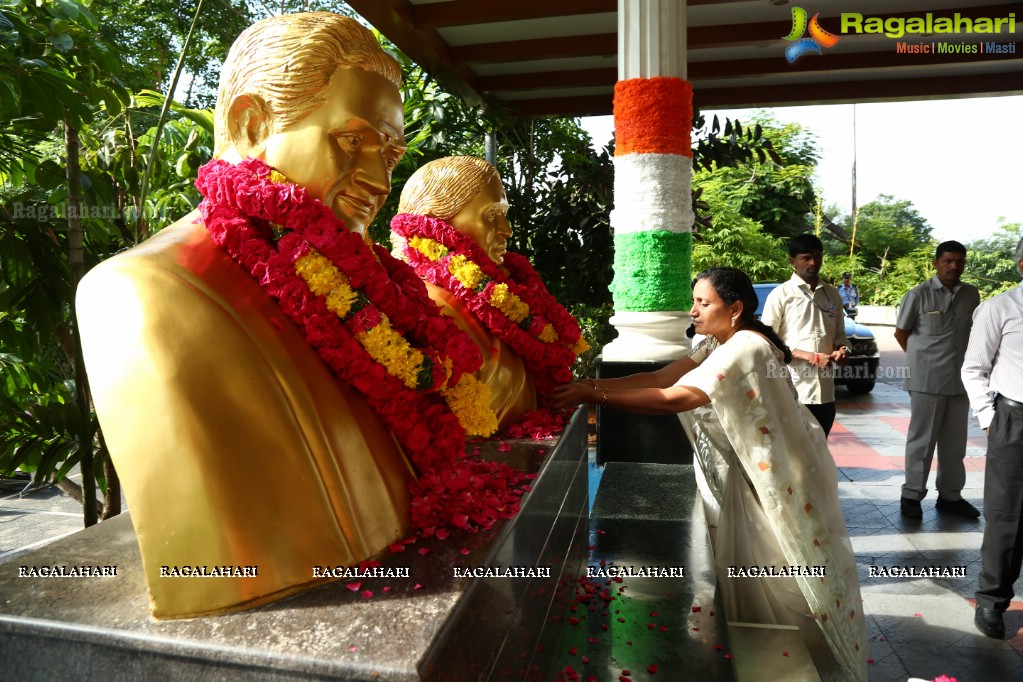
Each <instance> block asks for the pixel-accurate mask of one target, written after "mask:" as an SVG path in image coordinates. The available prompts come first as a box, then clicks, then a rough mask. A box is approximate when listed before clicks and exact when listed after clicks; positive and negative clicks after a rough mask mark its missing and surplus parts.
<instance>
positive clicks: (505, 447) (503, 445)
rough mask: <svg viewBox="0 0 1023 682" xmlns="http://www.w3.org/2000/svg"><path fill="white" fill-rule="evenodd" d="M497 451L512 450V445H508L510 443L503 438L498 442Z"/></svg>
mask: <svg viewBox="0 0 1023 682" xmlns="http://www.w3.org/2000/svg"><path fill="white" fill-rule="evenodd" d="M497 451H498V452H511V446H510V445H508V443H506V442H504V441H503V440H502V441H501V442H500V443H498V444H497Z"/></svg>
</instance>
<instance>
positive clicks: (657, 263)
mask: <svg viewBox="0 0 1023 682" xmlns="http://www.w3.org/2000/svg"><path fill="white" fill-rule="evenodd" d="M614 243H615V257H614V270H615V276H614V280H612V282H611V294H612V296H613V297H614V307H615V310H617V311H622V312H624V311H631V312H650V311H659V310H681V311H685V312H688V311H689V309H690V308H691V307H692V305H693V295H692V278H693V276H692V268H693V266H692V247H693V235H692V233H690V232H668V231H665V230H655V231H652V232H631V233H626V234H616V235H615V236H614Z"/></svg>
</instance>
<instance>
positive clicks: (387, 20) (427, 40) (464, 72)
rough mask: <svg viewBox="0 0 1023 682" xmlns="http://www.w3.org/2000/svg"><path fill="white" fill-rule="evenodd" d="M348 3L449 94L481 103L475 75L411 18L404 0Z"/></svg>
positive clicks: (352, 0) (407, 4)
mask: <svg viewBox="0 0 1023 682" xmlns="http://www.w3.org/2000/svg"><path fill="white" fill-rule="evenodd" d="M348 4H349V5H350V6H351V8H352V9H354V10H355V11H356V12H358V13H359V14H360V15H362V18H363V19H365V20H366V21H368V22H369V23H370V24H372V25H373V26H375V27H376V29H377V30H378V31H380V32H381V33H383V34H384V35H385V36H387V39H388V40H390V41H391V42H392V43H394V44H395V45H397V46H398V48H399V49H400V50H401V51H402V52H404V53H405V54H406V55H408V56H409V57H410V58H411V59H412V61H414V62H415V63H416V64H419V66H421V67H422V68H423V69H424V70H425V71H426V72H427V73H429V74H430V75H431V76H433V77H434V78H436V79H437V81H438V82H439V83H441V85H443V86H444V87H445V88H446V89H447V90H448V91H450V92H451V93H452V94H455V95H457V96H458V97H461V98H462V99H463V100H465V101H466V102H468V103H469V104H471V105H478V104H480V103H481V97H480V94H479V90H478V88H477V86H476V75H475V74H474V73H473V72H472V71H470V70H469V68H468V67H467V66H465V65H464V64H460V63H459V62H458V61H456V60H453V59H452V58H451V55H450V48H449V46H448V44H447V41H445V40H444V39H443V38H441V36H440V34H439V33H437V32H436V31H434V30H433V29H420V28H419V27H417V26H416V25H415V24H414V23H413V22H412V11H411V8H412V6H411V5H410V4H409V3H408V1H407V0H348Z"/></svg>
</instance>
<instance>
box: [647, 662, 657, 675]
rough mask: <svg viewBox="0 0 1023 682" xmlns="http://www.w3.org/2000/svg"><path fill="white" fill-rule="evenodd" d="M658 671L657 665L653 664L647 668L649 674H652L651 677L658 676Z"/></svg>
mask: <svg viewBox="0 0 1023 682" xmlns="http://www.w3.org/2000/svg"><path fill="white" fill-rule="evenodd" d="M657 670H658V668H657V664H656V663H651V664H650V665H648V666H647V667H646V671H647V672H648V673H650V674H651V675H656V674H657Z"/></svg>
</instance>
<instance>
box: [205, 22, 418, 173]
mask: <svg viewBox="0 0 1023 682" xmlns="http://www.w3.org/2000/svg"><path fill="white" fill-rule="evenodd" d="M342 67H349V68H359V69H363V70H365V71H368V72H370V73H375V74H377V75H379V76H382V77H384V78H386V79H387V80H389V81H391V82H392V83H394V85H395V86H398V87H400V86H401V68H400V67H399V66H398V62H396V61H395V60H394V58H393V57H391V56H390V55H388V54H387V53H386V52H384V51H383V50H382V49H381V48H380V45H379V44H378V43H377V40H376V38H375V37H374V36H373V33H372V32H370V31H369V30H368V29H367V28H366V27H364V26H363V25H362V24H360V23H359V22H357V21H355V20H354V19H351V18H349V17H344V16H341V15H340V14H334V13H333V12H303V13H300V14H285V15H283V16H277V17H269V18H267V19H263V20H261V21H257V22H256V23H254V24H253V25H252V26H249V27H248V28H247V29H245V30H244V31H242V34H241V35H240V36H238V39H237V40H235V41H234V44H233V45H232V46H231V51H230V52H229V53H228V55H227V59H226V60H225V61H224V66H223V67H222V68H221V71H220V90H219V92H218V93H217V108H216V111H215V113H214V134H215V139H216V145H215V146H216V148H215V150H214V153H213V155H214V156H215V157H219V156H220V155H221V154H223V153H224V152H225V151H226V150H227V149H228V147H230V146H231V139H230V134H229V129H228V116H229V115H230V111H231V105H232V103H233V102H234V100H235V98H237V97H239V96H242V95H251V96H256V97H259V98H260V99H261V100H262V101H263V102H265V103H266V105H267V108H268V109H269V112H268V113H270V114H271V115H272V118H273V130H274V131H278V130H282V129H284V128H286V127H287V126H289V125H291V124H293V123H295V122H297V121H300V120H301V119H302V118H304V117H305V116H307V115H308V114H310V113H312V112H313V111H314V110H316V109H317V108H318V107H320V106H321V105H322V104H323V102H324V98H323V96H322V93H323V91H324V90H326V88H327V86H328V85H329V84H330V79H331V78H333V76H334V73H335V72H336V71H337V70H338V69H339V68H342Z"/></svg>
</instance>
